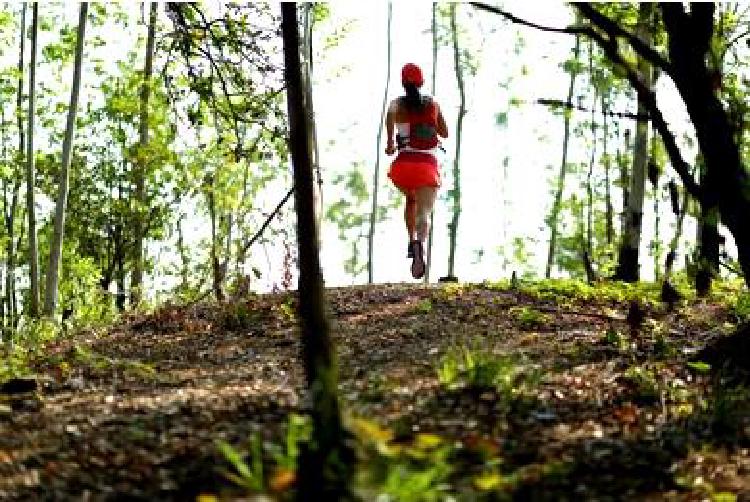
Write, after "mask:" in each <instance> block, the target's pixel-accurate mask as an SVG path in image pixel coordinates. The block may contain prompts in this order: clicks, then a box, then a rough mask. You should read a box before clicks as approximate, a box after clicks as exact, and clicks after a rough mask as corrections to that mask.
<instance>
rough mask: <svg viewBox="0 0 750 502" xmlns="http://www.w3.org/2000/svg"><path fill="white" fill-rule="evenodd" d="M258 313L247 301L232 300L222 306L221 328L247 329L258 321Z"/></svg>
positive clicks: (231, 329) (232, 329)
mask: <svg viewBox="0 0 750 502" xmlns="http://www.w3.org/2000/svg"><path fill="white" fill-rule="evenodd" d="M259 315H260V314H259V313H258V312H257V311H255V310H253V308H252V306H251V304H250V303H249V302H236V303H235V302H232V303H228V304H226V305H225V306H224V309H223V310H222V312H221V316H220V319H221V321H220V324H221V327H222V328H223V329H226V330H230V331H242V330H247V329H249V328H250V327H252V326H253V325H254V324H256V323H257V322H258V317H259Z"/></svg>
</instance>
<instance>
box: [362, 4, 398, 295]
mask: <svg viewBox="0 0 750 502" xmlns="http://www.w3.org/2000/svg"><path fill="white" fill-rule="evenodd" d="M392 16H393V5H392V4H391V2H390V1H389V2H388V27H387V31H386V37H387V40H388V55H387V57H386V64H387V67H386V76H385V91H383V107H382V109H381V112H380V122H379V125H378V138H377V153H376V157H375V172H374V173H373V175H372V210H371V211H370V231H369V232H368V234H367V282H368V283H370V284H372V281H373V254H374V245H375V223H376V222H377V217H378V187H379V185H380V149H381V141H382V138H383V127H384V123H383V122H384V120H385V112H386V108H387V107H388V87H389V85H390V83H391V18H392Z"/></svg>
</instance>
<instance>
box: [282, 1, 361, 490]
mask: <svg viewBox="0 0 750 502" xmlns="http://www.w3.org/2000/svg"><path fill="white" fill-rule="evenodd" d="M281 29H282V37H283V41H284V68H285V79H286V89H287V106H288V113H289V148H290V151H291V156H292V164H293V167H294V185H295V192H294V195H295V204H296V209H297V246H298V251H299V289H298V301H299V307H298V308H299V310H298V316H299V321H300V328H301V335H302V356H303V361H304V366H305V376H306V379H307V385H308V388H309V392H310V397H311V411H310V413H311V416H312V424H313V437H312V441H311V444H310V445H309V447H308V448H307V449H306V450H305V451H304V452H303V454H302V456H301V459H300V470H299V474H300V480H299V488H298V491H297V498H298V500H342V499H345V498H347V496H348V494H349V493H350V491H349V479H350V474H351V463H352V460H353V459H352V456H351V452H350V451H349V449H348V448H347V446H346V444H345V442H344V432H345V430H344V427H343V424H342V422H341V414H340V407H339V400H338V387H337V370H336V359H335V347H334V345H333V341H332V340H331V337H330V333H329V325H328V319H327V317H326V298H325V291H324V289H323V276H322V273H321V270H320V258H319V256H318V238H317V227H316V223H315V202H314V189H313V173H312V162H311V152H310V143H309V142H308V141H307V138H308V137H309V133H308V126H309V125H308V123H307V120H306V119H307V117H308V115H307V113H306V111H305V99H304V89H303V87H302V79H301V75H300V60H299V33H298V27H297V7H296V4H294V3H282V4H281Z"/></svg>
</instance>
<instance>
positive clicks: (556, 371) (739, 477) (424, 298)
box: [0, 281, 750, 501]
mask: <svg viewBox="0 0 750 502" xmlns="http://www.w3.org/2000/svg"><path fill="white" fill-rule="evenodd" d="M624 290H625V291H627V292H623V291H624ZM725 295H726V297H725V298H728V297H731V293H730V292H729V291H725ZM329 297H330V299H331V319H332V321H333V326H334V329H333V333H334V340H335V342H336V344H337V346H338V347H339V354H338V360H339V365H340V385H339V393H340V395H341V398H342V400H343V403H344V404H343V407H344V410H346V411H345V416H346V419H345V421H346V422H347V423H349V424H350V427H351V430H352V432H353V433H354V434H355V438H356V444H357V455H358V456H359V458H360V462H361V464H360V468H359V472H358V474H357V479H359V482H358V485H359V486H358V490H360V491H361V492H362V493H369V494H370V495H372V494H375V493H387V494H390V496H391V497H392V498H389V499H388V500H404V501H410V500H448V499H449V497H451V496H452V497H453V499H455V500H574V499H575V500H580V499H586V500H593V499H596V500H605V499H618V500H704V499H705V500H745V499H746V498H747V497H748V496H750V399H749V398H750V389H748V387H747V380H746V377H747V367H745V369H744V370H743V369H742V368H737V367H733V368H726V369H725V371H723V372H720V373H719V374H714V375H713V376H712V375H711V374H710V372H709V371H708V370H707V368H704V366H705V365H704V364H703V363H697V362H691V361H694V360H695V357H696V354H697V352H698V351H699V350H700V349H702V348H703V347H704V346H705V345H706V344H707V343H708V342H711V341H713V340H715V339H717V338H721V337H722V336H723V333H725V332H726V331H727V330H729V329H730V326H733V325H734V323H735V322H736V321H737V319H738V313H737V312H736V311H734V310H733V309H731V308H728V307H727V306H726V304H725V303H723V302H722V301H720V300H719V296H718V295H717V298H712V299H710V300H697V301H696V300H691V301H688V302H685V304H684V305H681V306H679V307H678V308H675V309H674V310H671V311H669V310H667V308H666V307H664V306H663V305H660V304H659V302H658V301H657V298H658V296H657V293H656V291H654V290H653V287H649V286H643V287H641V288H638V289H636V288H630V289H629V290H628V289H627V288H626V287H624V286H622V285H619V286H615V285H612V286H607V287H605V288H599V289H596V288H592V287H589V286H586V285H585V284H580V283H575V282H563V281H557V282H550V283H545V284H528V285H522V286H521V287H520V289H515V290H514V289H511V288H510V285H509V284H498V285H489V284H488V285H468V284H467V285H462V286H458V285H447V286H437V287H424V286H408V285H380V286H367V287H355V288H341V289H334V290H331V291H329ZM630 300H635V301H638V302H641V303H640V304H641V305H642V309H643V319H642V320H641V321H639V322H637V323H635V324H634V323H633V320H632V319H631V321H630V322H629V321H628V311H629V306H630V304H631V302H630ZM294 302H295V300H294V296H293V295H288V294H282V295H271V296H258V297H252V298H249V299H242V300H238V301H236V302H232V303H227V304H223V305H216V304H195V305H192V306H188V307H178V306H163V307H160V308H159V309H157V310H156V311H155V312H153V313H152V314H149V315H139V316H133V317H131V318H129V319H127V320H124V321H123V322H122V323H120V324H119V325H118V326H115V327H113V328H112V329H110V330H101V331H89V332H82V333H79V334H76V335H74V336H71V337H69V338H64V339H61V340H58V341H55V342H53V343H51V344H49V345H47V349H46V350H45V351H43V352H42V353H40V354H39V355H38V356H36V357H35V358H34V359H33V363H32V364H31V368H30V369H31V370H32V371H33V372H34V374H35V375H36V381H37V382H38V384H39V387H38V389H37V390H36V391H35V392H30V393H26V394H21V395H12V394H4V395H2V397H1V398H0V399H2V401H1V402H0V410H3V413H2V416H0V455H1V456H0V473H2V481H0V498H3V499H4V500H5V499H8V500H73V499H76V500H79V499H80V498H83V499H84V500H101V499H107V498H111V497H113V496H114V495H115V494H119V496H121V497H127V498H128V499H130V500H195V499H196V497H197V496H198V495H201V494H203V498H199V499H198V500H210V498H209V497H208V496H209V495H213V496H217V497H221V499H220V500H240V499H243V500H266V499H265V498H257V499H256V498H253V497H250V498H247V497H248V495H247V493H248V491H247V490H248V489H251V490H250V493H252V492H253V491H257V492H259V493H262V492H265V493H268V494H269V496H271V497H272V498H271V499H272V500H286V499H289V498H291V496H292V492H293V486H294V480H295V478H294V472H295V471H294V459H293V458H290V455H293V448H292V449H290V446H289V444H290V443H289V442H290V441H299V442H304V438H305V437H306V435H305V434H304V433H302V432H301V427H303V425H302V424H304V421H301V419H302V418H303V417H305V416H306V413H307V411H308V409H307V408H308V406H309V403H308V404H306V403H305V398H304V395H305V381H304V375H303V371H302V364H301V361H300V340H299V337H298V336H297V334H296V322H295V318H294ZM744 315H747V312H745V313H744ZM744 358H745V359H744V360H745V361H747V354H745V355H744ZM11 410H12V411H11ZM219 440H221V441H224V442H226V443H227V444H229V445H231V446H233V447H234V448H235V449H236V450H237V451H238V452H241V457H242V458H243V462H244V464H245V466H246V468H247V471H246V473H245V475H244V476H243V475H242V474H241V472H245V471H238V470H237V469H236V467H235V466H233V464H232V463H231V461H230V460H229V458H228V457H225V456H223V455H222V453H221V450H220V449H219V448H218V447H217V441H219ZM256 441H257V442H256ZM261 459H262V460H261ZM261 462H262V465H263V468H262V470H261V469H259V468H257V467H256V465H260V463H261ZM256 463H258V464H256ZM227 473H229V474H231V475H233V476H227ZM232 479H234V480H235V481H237V482H238V483H239V482H240V481H241V482H242V483H243V484H242V486H238V485H237V484H234V483H233V482H232V481H231V480H232ZM243 487H244V488H243ZM367 490H370V491H369V492H368V491H367ZM243 494H244V495H243ZM735 497H736V498H735ZM217 499H218V498H217ZM365 500H375V497H374V496H372V498H365ZM378 500H380V499H378Z"/></svg>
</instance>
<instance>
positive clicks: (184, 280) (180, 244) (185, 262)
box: [177, 214, 190, 292]
mask: <svg viewBox="0 0 750 502" xmlns="http://www.w3.org/2000/svg"><path fill="white" fill-rule="evenodd" d="M184 219H185V215H184V214H181V215H180V217H179V218H178V219H177V252H179V253H180V288H181V289H182V290H183V291H185V292H187V290H188V288H189V287H190V268H189V267H190V258H189V255H188V252H187V248H186V247H185V234H184V231H183V230H182V220H184Z"/></svg>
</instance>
